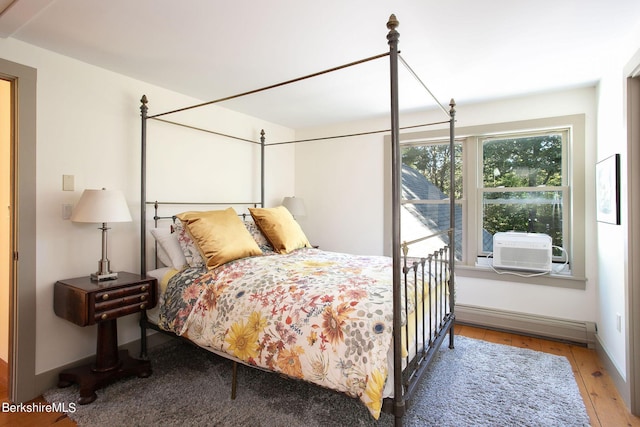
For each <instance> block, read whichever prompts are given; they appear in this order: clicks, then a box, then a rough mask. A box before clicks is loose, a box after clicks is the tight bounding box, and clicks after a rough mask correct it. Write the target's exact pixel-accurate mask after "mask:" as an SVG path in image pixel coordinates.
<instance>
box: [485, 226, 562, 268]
mask: <svg viewBox="0 0 640 427" xmlns="http://www.w3.org/2000/svg"><path fill="white" fill-rule="evenodd" d="M551 249H552V243H551V236H549V235H547V234H542V233H523V232H517V231H509V232H506V233H496V234H494V236H493V267H494V268H504V269H509V270H527V271H536V272H550V271H551V265H552V254H551Z"/></svg>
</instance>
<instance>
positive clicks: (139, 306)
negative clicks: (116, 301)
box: [94, 302, 149, 323]
mask: <svg viewBox="0 0 640 427" xmlns="http://www.w3.org/2000/svg"><path fill="white" fill-rule="evenodd" d="M148 305H149V304H148V303H146V302H142V303H136V304H132V305H126V306H123V307H119V308H116V309H113V310H103V311H100V312H98V311H96V314H95V316H94V321H95V322H96V323H97V322H103V321H105V320H111V319H117V318H118V317H122V316H126V315H128V314H133V313H137V312H139V311H142V310H144V309H145V308H147V306H148Z"/></svg>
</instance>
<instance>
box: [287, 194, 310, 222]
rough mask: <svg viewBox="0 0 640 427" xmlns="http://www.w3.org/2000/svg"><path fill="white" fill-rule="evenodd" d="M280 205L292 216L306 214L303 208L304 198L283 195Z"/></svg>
mask: <svg viewBox="0 0 640 427" xmlns="http://www.w3.org/2000/svg"><path fill="white" fill-rule="evenodd" d="M282 206H284V207H285V208H287V209H288V210H289V212H291V215H293V217H294V218H295V217H296V216H305V215H306V214H307V210H306V209H305V208H304V200H303V199H302V198H300V197H285V198H284V199H282Z"/></svg>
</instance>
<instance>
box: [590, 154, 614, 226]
mask: <svg viewBox="0 0 640 427" xmlns="http://www.w3.org/2000/svg"><path fill="white" fill-rule="evenodd" d="M596 207H597V211H596V219H597V220H598V221H599V222H606V223H609V224H616V225H619V224H620V154H614V155H613V156H611V157H607V158H606V159H604V160H601V161H599V162H598V163H596Z"/></svg>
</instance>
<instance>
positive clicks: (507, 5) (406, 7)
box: [0, 0, 640, 128]
mask: <svg viewBox="0 0 640 427" xmlns="http://www.w3.org/2000/svg"><path fill="white" fill-rule="evenodd" d="M0 1H1V2H0V10H2V7H4V6H5V5H6V4H7V3H10V1H9V0H0ZM391 13H394V14H395V15H396V16H397V18H398V20H399V21H400V27H399V28H398V31H399V32H400V45H399V46H400V50H401V52H402V56H403V57H404V58H405V60H406V61H407V62H408V63H409V65H410V66H411V68H412V69H413V70H414V71H415V72H416V73H417V74H418V75H419V76H420V78H421V80H422V81H423V82H424V83H425V84H426V85H427V86H428V87H429V89H430V90H431V91H432V92H433V93H434V94H435V95H436V97H437V98H438V99H439V100H440V101H441V102H442V103H444V104H447V103H448V101H449V99H450V98H452V97H453V98H455V99H456V101H457V102H458V104H462V103H470V102H478V101H485V100H488V99H496V98H502V97H509V96H514V95H522V94H528V93H535V92H541V91H549V90H556V89H562V88H570V87H579V86H584V85H590V84H594V83H595V82H596V81H597V80H598V79H599V78H600V76H601V72H602V68H601V67H602V66H603V58H606V53H607V52H609V51H611V50H612V49H615V47H616V46H618V43H619V41H620V40H621V39H623V38H625V37H627V36H628V34H630V32H631V31H632V30H634V29H636V28H637V27H638V25H640V0H613V1H610V2H605V1H603V0H537V1H535V2H534V1H514V0H484V1H479V0H456V1H451V0H439V1H437V2H436V1H433V0H410V1H409V0H396V1H393V2H392V1H388V0H387V1H382V0H348V1H346V0H322V1H315V2H310V1H302V0H261V1H255V0H235V1H229V0H224V1H222V0H182V1H177V0H108V1H105V0H16V1H14V2H13V3H12V4H10V5H9V6H8V7H7V9H6V10H5V11H4V12H3V13H2V15H0V36H1V37H13V38H15V39H18V40H21V41H24V42H26V43H30V44H33V45H36V46H40V47H43V48H45V49H49V50H52V51H55V52H58V53H60V54H63V55H67V56H70V57H73V58H77V59H79V60H81V61H84V62H87V63H90V64H94V65H97V66H99V67H103V68H106V69H109V70H112V71H115V72H118V73H121V74H124V75H128V76H131V77H134V78H136V79H140V80H143V81H146V82H149V83H152V84H155V85H158V86H161V87H165V88H168V89H171V90H174V91H176V92H180V93H183V94H186V95H190V96H193V97H196V98H198V99H201V100H203V101H209V100H213V99H219V98H223V97H227V96H230V95H234V94H236V93H241V92H245V91H250V90H253V89H257V88H261V87H264V86H267V85H272V84H275V83H279V82H282V81H286V80H289V79H294V78H297V77H301V76H305V75H308V74H311V73H315V72H317V71H321V70H325V69H328V68H332V67H335V66H339V65H342V64H345V63H349V62H352V61H357V60H360V59H363V58H368V57H370V56H373V55H377V54H381V53H385V52H387V51H388V46H387V40H386V35H387V29H386V22H387V20H388V18H389V15H390V14H391ZM387 71H388V62H387V61H386V60H376V61H372V62H370V63H367V64H366V65H360V66H357V67H351V68H349V69H348V70H345V71H341V72H339V73H332V74H331V75H325V76H323V77H320V78H315V79H310V80H307V81H305V82H303V83H296V84H295V85H290V86H286V87H285V88H280V89H277V90H273V91H269V94H268V95H269V96H267V94H266V93H264V94H260V95H251V96H249V97H244V98H242V99H240V100H234V101H229V102H225V103H223V104H221V105H222V106H225V107H227V108H232V109H235V110H238V111H242V112H245V113H247V114H250V115H253V116H256V117H260V118H264V119H266V120H270V121H273V122H275V123H280V124H283V125H285V126H289V127H292V128H301V127H307V126H316V125H322V124H326V123H328V122H335V121H347V120H354V119H359V118H367V117H372V116H377V115H381V114H384V113H385V112H386V111H387V109H388V104H389V101H388V81H387V80H388V78H387V77H386V75H387ZM404 74H405V73H404V72H403V73H402V74H401V78H402V81H403V85H402V86H401V99H402V102H401V106H402V108H403V109H419V108H424V107H425V106H429V105H432V104H429V103H428V98H427V97H426V96H424V95H423V91H422V90H421V89H419V88H418V85H417V84H416V83H414V81H413V80H412V79H406V78H404V77H405V76H404ZM410 81H411V83H408V82H410ZM415 94H419V95H420V97H419V98H415V97H414V96H413V95H415ZM274 97H275V98H274ZM276 98H277V99H276ZM150 111H151V112H154V110H153V100H151V104H150Z"/></svg>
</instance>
